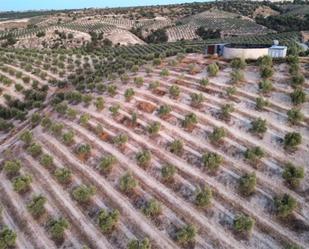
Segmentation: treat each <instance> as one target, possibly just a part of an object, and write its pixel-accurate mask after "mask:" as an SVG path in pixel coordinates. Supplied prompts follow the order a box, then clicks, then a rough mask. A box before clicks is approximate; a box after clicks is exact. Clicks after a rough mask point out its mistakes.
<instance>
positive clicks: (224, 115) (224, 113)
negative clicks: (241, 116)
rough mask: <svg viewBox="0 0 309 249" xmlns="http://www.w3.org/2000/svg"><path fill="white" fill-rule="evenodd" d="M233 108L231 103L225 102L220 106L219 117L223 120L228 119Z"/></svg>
mask: <svg viewBox="0 0 309 249" xmlns="http://www.w3.org/2000/svg"><path fill="white" fill-rule="evenodd" d="M234 110H235V108H234V105H233V104H225V105H223V106H222V107H221V111H220V117H221V119H223V120H230V118H231V112H233V111H234Z"/></svg>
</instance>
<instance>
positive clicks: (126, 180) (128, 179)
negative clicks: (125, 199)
mask: <svg viewBox="0 0 309 249" xmlns="http://www.w3.org/2000/svg"><path fill="white" fill-rule="evenodd" d="M137 185H138V182H137V180H135V178H134V177H133V175H132V174H131V173H130V172H126V173H125V174H124V175H123V176H122V177H121V178H120V180H119V188H120V190H121V191H122V192H124V193H126V194H128V193H130V192H132V191H134V189H135V188H136V187H137Z"/></svg>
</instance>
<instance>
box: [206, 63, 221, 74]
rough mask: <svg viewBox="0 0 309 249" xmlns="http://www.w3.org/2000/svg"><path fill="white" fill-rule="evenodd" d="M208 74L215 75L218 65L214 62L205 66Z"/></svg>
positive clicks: (217, 71)
mask: <svg viewBox="0 0 309 249" xmlns="http://www.w3.org/2000/svg"><path fill="white" fill-rule="evenodd" d="M207 72H208V75H209V76H211V77H214V76H216V75H217V74H218V73H219V67H218V65H217V64H216V63H212V64H209V65H208V66H207Z"/></svg>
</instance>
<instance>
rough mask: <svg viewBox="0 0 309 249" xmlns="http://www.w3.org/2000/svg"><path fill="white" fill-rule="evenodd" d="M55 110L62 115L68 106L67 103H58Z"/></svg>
mask: <svg viewBox="0 0 309 249" xmlns="http://www.w3.org/2000/svg"><path fill="white" fill-rule="evenodd" d="M55 110H56V112H58V113H59V114H62V115H64V114H65V113H66V112H67V110H68V104H67V103H59V104H57V105H56V106H55Z"/></svg>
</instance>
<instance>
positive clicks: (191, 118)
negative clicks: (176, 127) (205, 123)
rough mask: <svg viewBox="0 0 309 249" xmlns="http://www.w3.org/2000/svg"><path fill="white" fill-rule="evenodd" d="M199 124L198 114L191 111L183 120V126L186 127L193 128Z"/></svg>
mask: <svg viewBox="0 0 309 249" xmlns="http://www.w3.org/2000/svg"><path fill="white" fill-rule="evenodd" d="M196 124H197V116H196V115H195V114H194V113H189V114H187V115H186V116H185V119H184V120H183V121H182V126H183V127H184V128H186V129H191V128H193V127H194V126H195V125H196Z"/></svg>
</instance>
